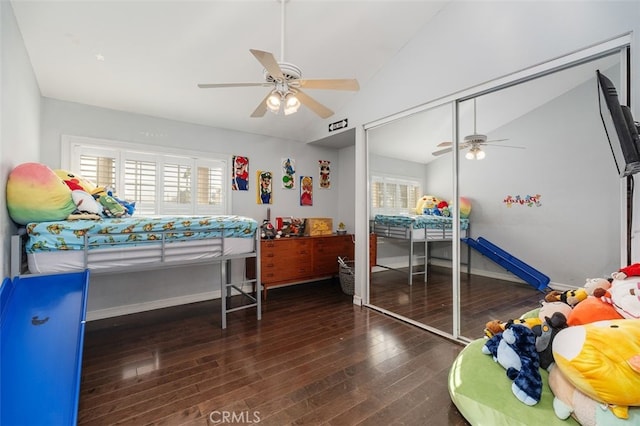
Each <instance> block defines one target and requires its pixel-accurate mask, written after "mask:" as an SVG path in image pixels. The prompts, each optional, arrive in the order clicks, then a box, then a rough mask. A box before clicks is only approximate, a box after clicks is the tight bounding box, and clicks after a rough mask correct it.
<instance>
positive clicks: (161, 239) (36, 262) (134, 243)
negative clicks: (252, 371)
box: [11, 215, 261, 328]
mask: <svg viewBox="0 0 640 426" xmlns="http://www.w3.org/2000/svg"><path fill="white" fill-rule="evenodd" d="M258 238H259V232H258V224H257V222H256V221H255V220H254V219H251V218H247V217H243V216H237V215H215V216H150V217H143V216H140V217H136V216H130V217H122V218H101V219H99V220H90V219H79V220H62V221H47V222H34V223H29V224H27V225H26V227H25V228H24V232H22V235H18V236H14V237H13V239H12V265H11V270H12V276H14V277H15V276H17V275H21V274H22V273H23V272H27V271H28V272H29V273H31V274H56V273H61V272H69V271H78V270H85V269H88V270H90V271H91V274H100V273H122V272H126V271H132V270H148V269H158V268H167V267H176V266H188V265H194V264H214V263H217V264H219V265H220V282H221V283H224V284H221V288H222V295H221V296H222V297H221V299H222V303H221V305H222V328H226V325H227V313H229V312H233V311H235V310H239V309H247V308H256V312H257V319H258V320H259V319H260V317H261V306H260V301H261V296H260V293H261V284H260V279H259V277H260V273H259V271H258V273H257V274H256V277H258V278H252V279H248V278H247V277H246V274H243V277H242V278H240V279H237V280H236V279H233V280H232V279H231V278H232V277H231V274H230V273H229V272H228V271H229V269H230V268H229V265H230V262H231V260H232V259H242V260H244V259H247V258H256V259H259V258H260V256H259V254H258V250H259V247H260V244H258ZM25 258H26V259H25ZM25 263H26V268H25V265H24V264H25ZM243 263H244V262H243ZM256 264H257V267H258V268H259V262H256ZM245 285H249V286H250V287H251V290H250V291H249V290H245ZM234 290H236V291H237V292H239V293H241V294H243V295H244V296H247V300H248V301H249V303H247V304H244V305H241V306H237V307H234V308H229V307H228V306H227V303H228V298H229V297H230V296H231V295H232V294H233V292H234Z"/></svg>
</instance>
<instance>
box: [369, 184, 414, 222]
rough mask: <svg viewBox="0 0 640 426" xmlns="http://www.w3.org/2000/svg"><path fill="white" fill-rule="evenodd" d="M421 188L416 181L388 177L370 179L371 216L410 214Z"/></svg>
mask: <svg viewBox="0 0 640 426" xmlns="http://www.w3.org/2000/svg"><path fill="white" fill-rule="evenodd" d="M421 196H422V188H421V185H420V183H419V182H418V181H417V180H413V179H410V178H398V177H388V176H372V177H371V214H372V215H373V216H375V215H376V214H402V213H405V214H406V213H412V209H413V208H414V207H415V205H416V202H417V200H418V198H420V197H421Z"/></svg>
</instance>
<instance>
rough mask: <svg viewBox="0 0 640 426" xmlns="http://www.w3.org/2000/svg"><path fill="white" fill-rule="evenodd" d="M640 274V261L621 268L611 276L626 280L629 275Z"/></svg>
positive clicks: (637, 275) (635, 275)
mask: <svg viewBox="0 0 640 426" xmlns="http://www.w3.org/2000/svg"><path fill="white" fill-rule="evenodd" d="M639 276H640V263H634V264H632V265H629V266H625V267H624V268H621V269H620V270H619V271H618V272H614V273H613V274H611V278H613V279H614V280H624V279H625V278H627V277H639Z"/></svg>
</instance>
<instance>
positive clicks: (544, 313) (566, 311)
mask: <svg viewBox="0 0 640 426" xmlns="http://www.w3.org/2000/svg"><path fill="white" fill-rule="evenodd" d="M556 312H560V313H562V314H563V315H564V317H565V318H569V315H571V312H573V308H572V307H571V306H569V305H567V304H566V303H564V302H544V301H543V302H542V303H541V304H540V309H539V310H538V318H540V321H544V320H545V318H547V317H549V318H551V317H552V316H553V314H554V313H556Z"/></svg>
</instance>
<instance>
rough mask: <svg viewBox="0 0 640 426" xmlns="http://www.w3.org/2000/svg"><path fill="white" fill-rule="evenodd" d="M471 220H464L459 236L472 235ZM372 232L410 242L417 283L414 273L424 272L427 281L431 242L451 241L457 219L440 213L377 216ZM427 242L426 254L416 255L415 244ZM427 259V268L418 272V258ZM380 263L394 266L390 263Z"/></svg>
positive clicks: (409, 272)
mask: <svg viewBox="0 0 640 426" xmlns="http://www.w3.org/2000/svg"><path fill="white" fill-rule="evenodd" d="M469 226H470V225H469V219H462V218H461V219H460V232H459V234H460V235H458V237H459V238H464V237H466V236H467V235H468V234H469ZM371 228H372V229H371V231H372V232H373V233H375V234H376V235H377V237H378V238H391V239H399V240H404V241H407V242H408V243H409V271H408V277H409V278H408V279H409V285H412V284H413V276H414V275H423V277H424V282H427V264H428V262H429V243H430V242H435V241H451V240H452V238H453V218H451V217H447V216H436V215H428V214H423V215H409V214H403V215H383V214H378V215H376V216H375V217H374V219H373V221H372V224H371ZM416 243H421V244H424V256H419V257H417V256H415V255H414V244H416ZM420 259H422V260H423V265H424V270H422V271H414V266H415V260H420ZM377 266H380V267H383V268H387V269H393V268H391V267H388V266H384V265H380V264H378V265H377Z"/></svg>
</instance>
